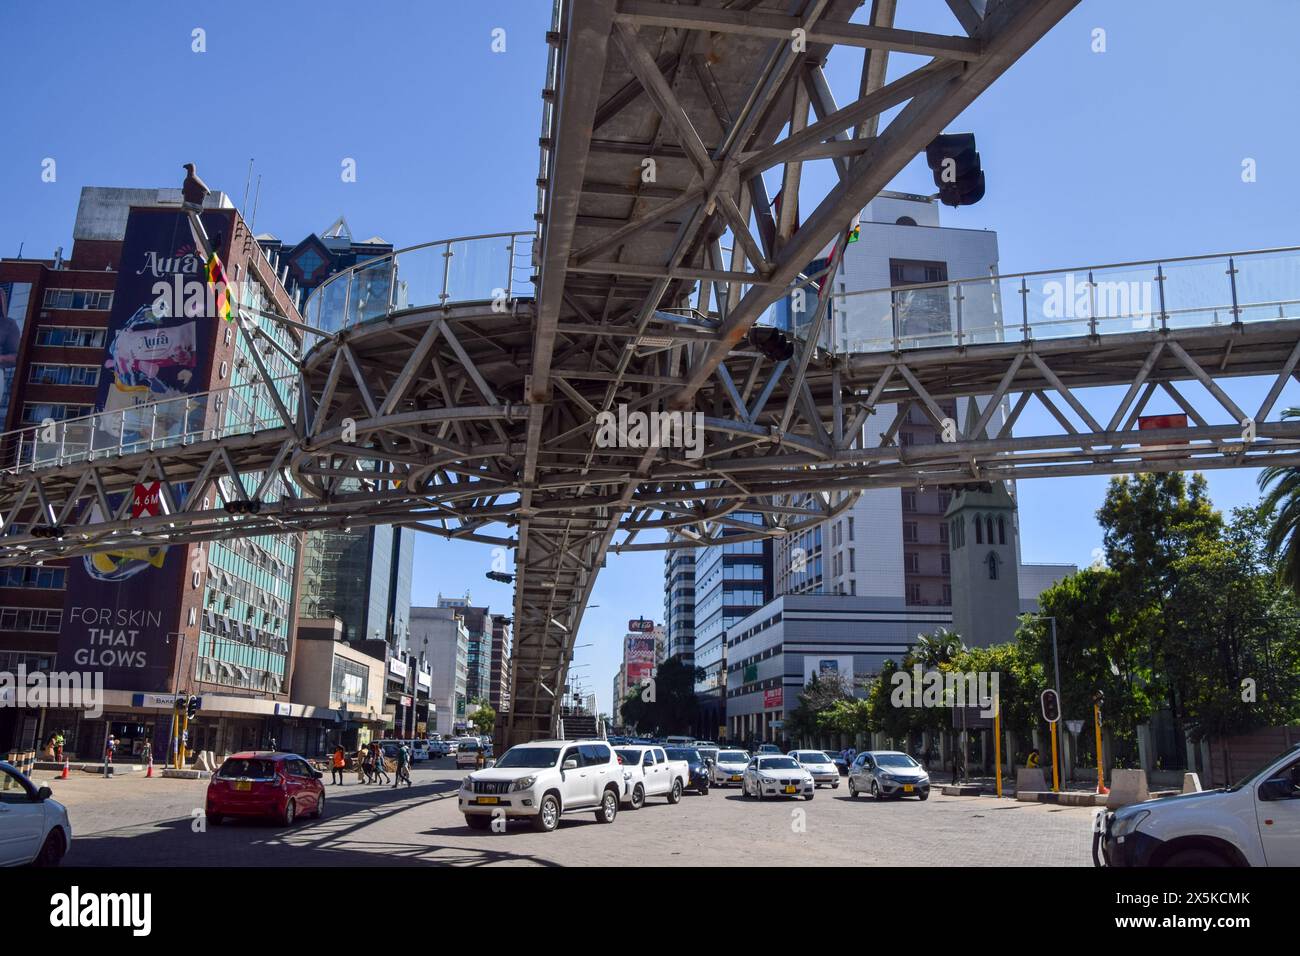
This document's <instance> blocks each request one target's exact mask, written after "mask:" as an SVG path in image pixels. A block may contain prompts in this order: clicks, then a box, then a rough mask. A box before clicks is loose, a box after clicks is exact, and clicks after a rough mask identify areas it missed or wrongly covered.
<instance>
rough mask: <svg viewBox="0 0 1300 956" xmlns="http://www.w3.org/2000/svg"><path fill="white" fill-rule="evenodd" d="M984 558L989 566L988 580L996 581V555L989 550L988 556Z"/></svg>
mask: <svg viewBox="0 0 1300 956" xmlns="http://www.w3.org/2000/svg"><path fill="white" fill-rule="evenodd" d="M985 560H986V561H987V562H988V566H989V580H990V581H996V580H997V579H998V556H997V555H996V554H994V553H993V552H992V551H990V552H989V556H988V557H987V558H985Z"/></svg>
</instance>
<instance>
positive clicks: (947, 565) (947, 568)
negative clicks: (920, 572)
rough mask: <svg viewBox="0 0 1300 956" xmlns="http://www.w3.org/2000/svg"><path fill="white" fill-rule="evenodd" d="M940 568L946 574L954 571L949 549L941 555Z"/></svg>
mask: <svg viewBox="0 0 1300 956" xmlns="http://www.w3.org/2000/svg"><path fill="white" fill-rule="evenodd" d="M939 568H940V569H941V570H942V571H943V573H944V574H948V573H950V572H951V571H952V558H951V557H950V556H949V554H948V552H947V551H945V552H944V553H943V554H941V555H939Z"/></svg>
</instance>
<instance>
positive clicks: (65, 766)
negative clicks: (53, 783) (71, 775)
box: [59, 757, 68, 780]
mask: <svg viewBox="0 0 1300 956" xmlns="http://www.w3.org/2000/svg"><path fill="white" fill-rule="evenodd" d="M59 779H60V780H67V779H68V758H67V757H64V758H63V772H62V773H61V774H59Z"/></svg>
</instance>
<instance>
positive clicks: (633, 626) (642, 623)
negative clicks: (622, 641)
mask: <svg viewBox="0 0 1300 956" xmlns="http://www.w3.org/2000/svg"><path fill="white" fill-rule="evenodd" d="M627 629H628V630H629V631H636V632H638V633H639V632H643V631H653V630H654V629H655V622H654V621H647V620H646V619H645V618H643V617H640V618H637V619H636V620H635V621H628V622H627Z"/></svg>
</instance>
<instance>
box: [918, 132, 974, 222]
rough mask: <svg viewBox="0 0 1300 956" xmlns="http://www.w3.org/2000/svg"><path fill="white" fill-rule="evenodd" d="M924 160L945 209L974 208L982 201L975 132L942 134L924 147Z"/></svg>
mask: <svg viewBox="0 0 1300 956" xmlns="http://www.w3.org/2000/svg"><path fill="white" fill-rule="evenodd" d="M925 161H926V163H927V164H929V166H930V172H931V173H932V174H933V175H934V184H935V186H937V187H938V188H939V201H940V202H941V203H943V204H944V205H945V206H973V205H975V203H977V202H979V201H980V200H981V199H983V198H984V170H982V169H980V154H979V153H978V152H976V150H975V134H974V133H942V134H940V135H938V136H936V137H935V138H934V139H932V140H931V141H930V145H929V146H927V147H926V148H925Z"/></svg>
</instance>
